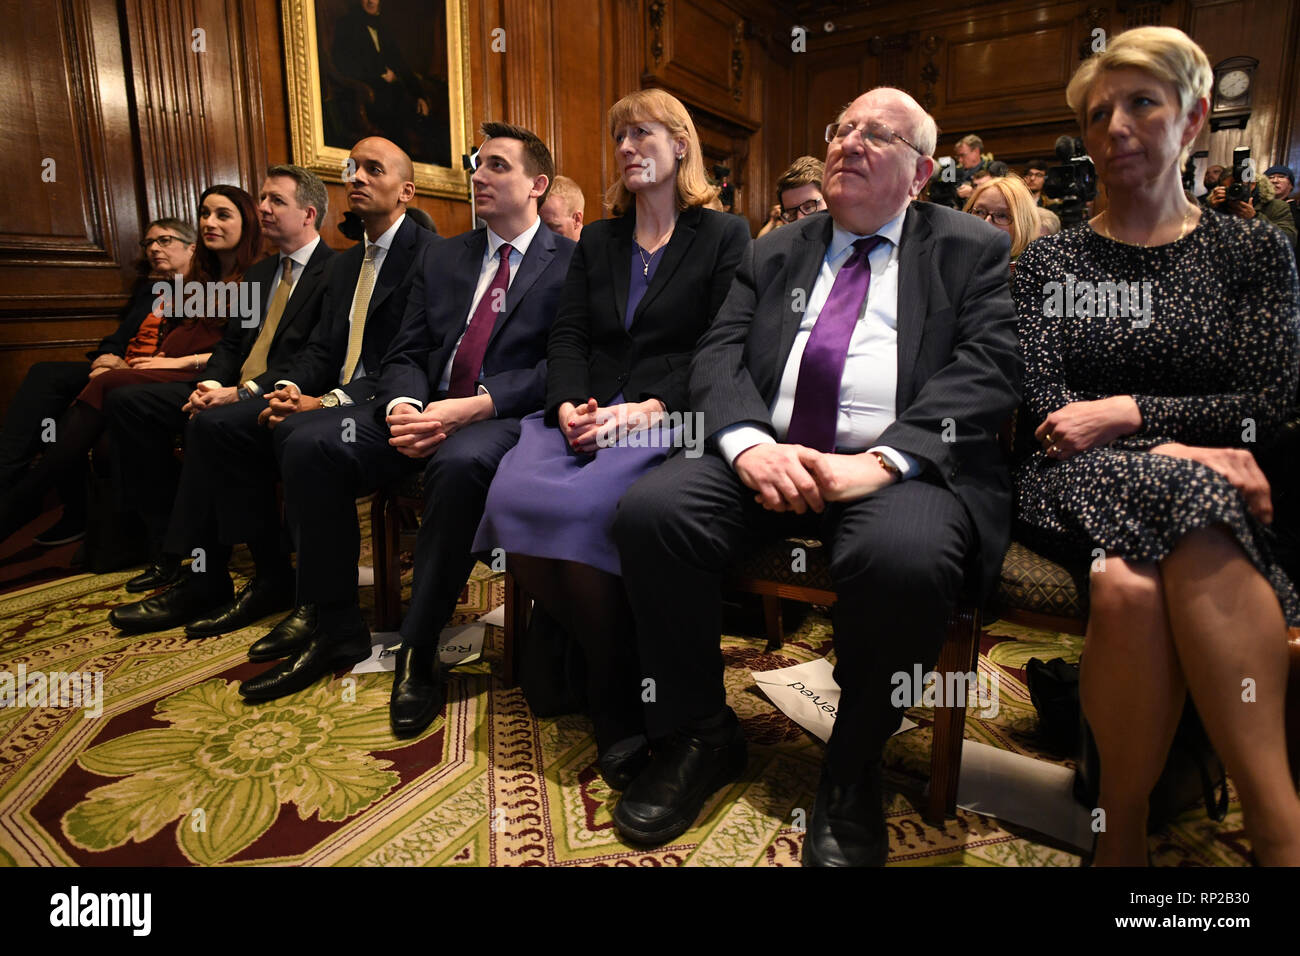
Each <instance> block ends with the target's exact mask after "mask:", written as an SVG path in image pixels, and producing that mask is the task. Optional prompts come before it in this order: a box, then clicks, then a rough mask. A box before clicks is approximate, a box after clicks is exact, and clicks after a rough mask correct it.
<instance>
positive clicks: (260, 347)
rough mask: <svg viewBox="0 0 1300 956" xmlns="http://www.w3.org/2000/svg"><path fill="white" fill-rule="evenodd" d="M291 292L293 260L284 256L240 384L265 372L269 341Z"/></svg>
mask: <svg viewBox="0 0 1300 956" xmlns="http://www.w3.org/2000/svg"><path fill="white" fill-rule="evenodd" d="M292 291H293V260H292V259H290V258H289V257H288V256H285V257H284V269H283V270H282V271H281V273H280V282H279V283H278V284H277V285H276V287H275V295H273V296H272V297H271V308H270V309H268V310H267V312H266V321H265V322H263V323H262V331H260V332H258V333H257V339H256V340H255V341H254V342H253V348H252V350H251V351H250V352H249V353H248V358H246V359H244V365H243V367H242V368H240V370H239V380H240V381H241V382H247V381H248V380H249V379H250V378H257V376H259V375H261V374H262V373H263V372H265V371H266V357H267V356H268V355H269V354H270V353H271V340H272V339H273V338H275V330H276V329H278V328H279V327H280V317H281V316H282V315H284V308H285V306H287V305H288V304H289V293H290V292H292Z"/></svg>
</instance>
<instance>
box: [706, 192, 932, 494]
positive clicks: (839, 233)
mask: <svg viewBox="0 0 1300 956" xmlns="http://www.w3.org/2000/svg"><path fill="white" fill-rule="evenodd" d="M906 215H907V212H906V210H904V211H903V212H902V213H900V214H899V215H898V216H896V217H895V218H893V219H891V220H889V222H887V223H885V224H884V225H883V226H881V228H880V230H879V231H878V232H877V233H876V235H879V236H883V237H885V238H886V239H888V240H889V242H887V243H881V244H880V245H878V246H876V248H875V249H873V250H872V251H871V253H870V254H869V255H868V257H867V262H868V264H869V265H870V267H871V285H870V287H869V288H868V290H867V298H866V301H864V302H863V303H862V310H861V312H860V313H859V314H858V320H857V324H856V325H855V326H854V328H853V335H852V337H851V338H850V340H849V350H848V353H847V355H846V357H845V360H844V374H843V376H842V377H841V379H840V406H839V415H838V418H837V420H836V423H835V447H836V449H844V450H847V451H861V450H863V449H865V450H867V451H878V452H880V453H882V454H883V455H885V456H886V457H887V458H889V460H890V461H891V462H893V463H894V465H895V466H897V468H898V470H899V471H900V472H901V476H902V477H903V478H911V477H914V476H915V475H917V474H919V473H920V471H921V467H920V464H919V463H918V462H917V461H916V460H915V459H914V458H912V456H911V455H908V454H905V453H904V452H900V451H898V450H896V449H894V448H889V447H887V446H883V445H880V446H873V443H874V442H875V441H876V440H877V439H878V438H879V437H880V435H881V434H882V433H883V432H884V431H885V429H886V428H888V427H889V426H890V425H891V424H893V422H894V419H895V418H896V415H895V411H896V409H895V405H894V399H895V394H896V391H897V387H898V266H899V255H898V252H899V248H898V247H899V240H900V239H901V238H902V235H903V219H904V217H905V216H906ZM862 238H864V237H863V236H859V235H855V234H854V233H851V232H848V231H847V230H845V229H842V228H840V226H838V225H835V226H834V227H833V229H832V232H831V241H830V244H829V245H828V246H827V248H826V257H825V258H824V259H823V260H822V265H821V270H820V271H819V272H818V273H817V279H816V281H815V282H814V283H813V287H812V292H811V294H810V295H809V296H808V302H807V308H806V309H805V311H804V314H803V319H802V320H801V321H800V323H799V331H798V332H797V333H796V334H795V338H794V344H793V345H792V346H791V348H790V355H789V357H788V358H787V359H786V363H785V371H784V372H783V373H782V375H781V385H780V387H779V388H778V389H777V393H776V398H775V400H774V401H773V402H772V406H771V408H770V409H769V411H770V412H771V417H772V429H773V431H775V432H776V438H773V437H772V435H771V433H769V432H768V431H767V429H765V428H762V427H760V426H758V425H754V424H750V423H749V422H738V423H736V424H735V425H732V426H730V427H728V428H724V429H722V431H720V432H718V434H717V442H718V450H719V451H720V452H721V453H722V456H723V457H724V458H725V459H726V460H727V464H729V465H732V466H733V467H734V465H735V461H736V457H737V456H738V455H740V453H741V452H743V451H745V450H746V449H748V448H752V447H753V446H754V445H758V444H775V443H776V442H777V441H785V436H786V433H787V432H788V431H789V428H790V418H791V416H792V415H793V413H794V398H795V391H796V388H797V386H798V383H799V364H800V362H801V361H802V359H803V350H804V348H805V347H806V346H807V345H808V337H809V336H810V335H811V334H812V330H813V326H814V325H816V324H817V317H818V316H819V315H821V311H822V309H823V308H824V307H825V305H826V300H827V299H828V298H829V297H830V294H831V288H832V287H833V286H834V285H835V277H836V276H837V275H838V274H839V271H840V268H841V267H842V266H843V265H844V263H845V262H847V261H848V259H849V256H850V255H851V254H852V251H853V243H854V242H855V241H857V240H858V239H862Z"/></svg>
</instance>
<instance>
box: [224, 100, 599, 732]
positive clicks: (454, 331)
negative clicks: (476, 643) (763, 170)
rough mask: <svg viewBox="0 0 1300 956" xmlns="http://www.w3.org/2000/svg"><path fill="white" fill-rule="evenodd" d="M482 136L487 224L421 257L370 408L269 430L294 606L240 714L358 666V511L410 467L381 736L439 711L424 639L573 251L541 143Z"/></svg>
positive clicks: (458, 564) (523, 133)
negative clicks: (406, 565) (553, 206)
mask: <svg viewBox="0 0 1300 956" xmlns="http://www.w3.org/2000/svg"><path fill="white" fill-rule="evenodd" d="M482 131H483V134H484V135H485V136H486V137H487V139H486V140H485V142H484V143H483V145H482V146H481V147H480V148H479V153H478V166H477V169H476V170H475V172H474V189H475V196H474V202H475V212H476V213H477V214H478V215H479V216H480V217H481V218H482V219H483V220H484V221H485V222H486V223H487V225H486V227H485V228H482V229H476V230H474V231H472V232H468V233H464V234H463V235H460V236H456V237H454V238H452V239H448V240H447V241H445V242H441V243H438V244H437V245H435V246H433V247H431V248H430V249H429V250H428V251H427V252H426V253H425V256H424V262H423V264H422V266H421V269H420V272H419V275H418V276H417V277H416V280H415V286H414V288H413V290H412V292H411V297H410V301H409V304H408V306H407V311H406V317H405V319H404V320H403V323H402V329H401V331H400V332H399V333H398V337H397V340H396V341H395V342H394V343H393V346H392V349H391V351H390V353H389V356H388V358H387V359H386V361H385V362H384V367H383V370H382V372H381V373H380V382H379V387H378V390H377V393H376V396H375V398H374V399H372V400H371V401H370V402H366V403H362V404H360V405H358V406H356V407H355V408H348V409H335V410H333V411H326V412H322V413H321V414H320V415H313V416H310V417H302V418H301V419H299V418H292V419H289V420H288V421H286V422H285V423H284V424H283V425H281V426H280V427H279V428H277V429H276V435H275V440H276V448H277V454H278V456H279V460H280V470H281V474H283V476H284V499H285V510H286V513H287V515H288V520H289V526H290V528H291V529H293V532H294V534H295V535H296V536H297V540H296V544H297V551H298V602H299V605H300V606H299V607H298V608H296V609H295V611H294V613H293V614H291V615H290V616H289V618H286V619H285V621H283V622H281V624H280V625H279V626H277V627H276V629H275V630H274V631H272V632H271V633H270V634H268V635H267V636H266V638H265V639H263V640H262V641H259V642H258V643H257V644H256V645H254V651H253V653H254V656H256V657H258V658H259V659H269V658H271V657H276V656H280V657H285V656H287V658H288V659H287V660H285V661H282V662H281V663H279V664H277V665H276V666H275V667H272V668H271V669H270V670H268V671H267V672H265V673H264V674H261V675H259V676H258V677H255V678H253V679H252V680H248V681H245V682H244V683H243V685H242V686H241V688H240V693H241V694H242V695H243V696H244V698H245V700H248V701H250V702H254V701H262V700H271V699H273V698H277V697H282V696H284V695H286V694H291V693H294V692H296V691H299V690H302V689H303V688H305V687H307V686H309V685H311V684H312V683H314V682H315V681H316V680H317V679H319V678H320V677H323V676H325V675H326V674H329V673H331V672H332V671H334V670H335V669H337V668H340V667H344V666H348V665H350V664H352V663H355V662H356V661H359V660H362V659H364V658H365V657H366V656H368V655H369V653H370V634H369V631H368V630H367V628H366V625H365V622H364V621H363V620H362V618H361V610H360V607H359V605H358V602H357V596H356V594H357V558H358V556H359V554H360V548H361V542H360V533H359V530H358V527H357V514H356V498H357V497H358V496H359V495H362V494H365V493H366V492H368V491H371V490H373V489H374V488H376V487H378V486H379V485H382V484H385V483H387V482H390V481H392V480H393V479H395V478H397V477H399V476H401V475H402V474H405V473H407V472H409V471H412V470H415V469H417V468H423V471H424V499H425V511H424V517H423V520H422V522H421V524H420V534H419V539H418V542H417V544H416V552H415V582H414V589H413V595H412V600H411V610H410V612H409V613H408V615H407V617H406V620H405V621H403V623H402V640H403V644H402V650H401V651H400V652H399V654H398V657H397V670H396V673H395V675H394V683H393V693H392V704H391V716H392V721H393V729H394V731H395V732H396V733H398V734H399V735H402V736H413V735H415V734H418V733H420V732H421V731H423V730H424V729H425V728H426V727H428V726H429V724H430V723H431V722H432V721H433V719H434V718H435V717H436V716H437V715H438V713H439V712H440V711H441V710H442V705H443V700H444V697H445V692H444V689H443V682H442V676H441V673H440V670H439V667H438V632H439V631H440V630H441V628H442V626H443V625H444V624H445V623H446V621H447V619H448V618H449V617H450V616H451V613H452V611H453V610H454V609H455V606H456V598H457V596H458V595H459V593H460V590H461V588H462V587H463V586H464V583H465V579H466V578H467V577H468V575H469V572H470V570H471V568H472V567H473V564H474V559H473V558H472V557H471V556H470V553H469V550H470V547H471V545H472V543H473V539H474V532H475V530H476V529H477V527H478V522H479V518H480V516H481V515H482V512H483V502H484V499H485V498H486V496H487V489H488V485H489V484H490V483H491V480H492V475H493V474H494V473H495V471H496V466H497V463H498V462H499V461H500V460H501V458H502V456H503V455H505V453H506V452H507V451H508V450H509V449H510V448H511V446H513V445H514V443H515V442H516V441H517V440H518V437H519V419H520V418H521V417H522V416H524V415H527V414H529V413H531V412H534V411H538V410H540V409H541V407H542V404H543V401H544V398H545V391H546V340H547V335H548V333H549V331H550V327H551V323H552V321H553V320H554V318H555V313H556V310H557V309H558V307H559V300H560V292H561V290H562V288H563V285H564V278H565V273H566V272H567V270H568V266H569V259H570V257H571V256H572V254H573V249H574V246H575V244H574V243H573V242H572V241H570V240H568V239H565V238H564V237H562V236H557V235H556V234H555V233H553V232H551V231H550V230H549V229H546V228H544V227H543V226H542V222H541V219H540V218H539V216H538V209H539V208H540V206H541V204H542V201H543V200H544V199H545V196H546V192H547V190H548V188H549V187H550V182H551V178H552V177H553V176H554V173H555V165H554V162H553V161H552V159H551V154H550V151H549V150H548V149H547V148H546V145H545V144H544V143H542V142H541V140H539V139H538V138H537V137H536V136H535V135H534V134H533V133H531V132H529V131H528V130H526V129H522V128H520V127H517V126H510V125H507V124H505V123H485V124H484V125H483V127H482Z"/></svg>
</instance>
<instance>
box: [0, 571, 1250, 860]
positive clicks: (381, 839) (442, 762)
mask: <svg viewBox="0 0 1300 956" xmlns="http://www.w3.org/2000/svg"><path fill="white" fill-rule="evenodd" d="M363 560H368V559H367V558H365V557H363ZM248 570H249V569H248V567H247V566H246V565H240V564H238V563H237V564H236V572H237V573H238V574H247V572H248ZM130 576H131V573H121V574H114V575H103V576H99V577H94V576H90V575H83V576H79V577H70V578H65V579H63V580H60V581H57V582H54V583H50V584H45V585H41V586H38V587H34V588H30V589H28V590H26V591H22V592H19V593H16V594H12V595H7V596H5V597H3V598H0V673H4V672H7V673H9V674H16V673H17V672H18V668H19V667H20V666H21V667H23V668H24V669H25V670H26V672H27V673H28V674H29V675H32V674H35V673H37V672H41V673H45V674H48V673H50V672H55V671H59V672H72V671H78V672H91V673H94V672H100V673H102V674H103V713H102V715H100V716H98V717H96V718H86V717H85V716H84V715H83V712H82V711H81V710H73V709H67V708H64V709H60V708H51V707H25V708H21V707H9V708H0V864H8V865H38V866H46V865H55V866H62V865H86V866H96V865H99V866H104V865H108V866H124V865H130V866H135V865H190V864H204V865H250V864H255V865H267V864H270V865H293V864H300V865H301V864H309V865H327V864H343V865H357V864H360V865H452V866H485V865H490V866H517V865H531V866H538V865H548V866H556V865H559V866H589V865H597V866H663V865H691V866H790V865H797V864H798V860H799V853H800V847H801V841H802V834H801V833H800V832H799V831H798V830H797V829H796V827H795V826H794V820H795V818H796V817H795V814H794V811H795V810H796V808H807V807H811V805H812V797H813V793H814V791H815V788H816V782H817V774H818V767H819V762H820V759H821V753H822V745H821V744H820V742H818V741H816V740H814V739H813V738H812V737H810V736H809V735H808V734H806V733H804V732H803V731H802V730H800V729H799V728H798V727H797V726H796V725H795V724H793V723H792V722H790V721H789V720H788V719H786V718H785V717H784V715H782V714H781V713H780V712H779V711H777V710H776V709H775V708H774V707H773V706H772V705H771V704H770V703H769V702H768V700H767V699H766V698H765V697H764V696H762V695H761V694H760V693H759V692H758V691H757V689H756V688H755V686H754V684H753V681H752V679H751V678H750V676H749V672H750V671H751V670H754V669H762V670H767V669H771V668H775V667H781V666H789V665H792V664H795V663H798V662H802V661H808V660H812V659H814V658H815V657H818V656H824V655H826V654H828V653H829V651H830V647H831V644H830V628H829V624H828V621H827V619H826V618H825V617H824V616H822V615H820V614H817V613H812V614H810V615H809V616H808V618H807V619H806V620H805V622H804V623H803V625H802V626H801V627H799V629H798V630H797V631H796V632H794V633H793V634H792V635H791V637H790V639H789V641H788V642H787V644H786V646H785V647H784V648H783V649H782V650H781V651H779V652H778V653H775V654H767V653H764V652H763V651H762V647H763V644H762V642H761V641H757V640H749V639H745V638H741V637H728V638H726V640H725V643H724V649H725V657H726V662H727V682H728V688H727V691H728V698H729V700H730V702H731V704H732V706H733V707H734V708H735V709H736V711H737V713H738V714H739V716H740V718H741V720H742V722H743V724H744V728H745V733H746V735H747V737H748V739H749V742H750V762H749V768H748V771H747V773H746V775H745V777H744V778H743V779H742V780H741V781H739V782H738V783H736V784H735V785H734V786H732V787H730V788H727V789H726V790H724V791H722V792H720V793H719V794H717V795H716V796H715V797H714V798H713V799H712V800H711V801H710V803H709V805H708V807H707V808H706V813H705V815H704V818H703V821H702V823H701V825H700V826H698V827H697V828H695V829H693V830H691V831H689V832H688V833H687V834H686V835H685V836H684V837H683V838H682V839H681V840H680V841H679V842H678V843H676V844H674V845H672V846H668V847H664V848H661V849H658V850H654V851H642V850H637V849H632V848H630V847H627V846H625V845H623V844H622V843H620V842H619V840H618V837H617V835H616V834H615V832H614V829H613V826H612V824H611V821H610V810H611V808H612V806H613V801H614V797H615V795H614V794H613V793H612V792H610V791H609V790H608V788H606V787H605V785H604V784H603V782H602V781H601V779H600V777H599V775H598V774H597V772H596V769H595V766H594V761H595V758H596V752H595V745H594V743H593V741H592V739H591V737H590V734H589V725H588V723H587V722H586V720H585V719H584V718H581V717H577V716H573V717H564V718H559V719H554V720H536V719H534V718H533V717H532V716H531V714H530V713H529V711H528V708H527V705H526V704H525V703H524V700H523V696H522V694H521V693H520V692H519V691H518V690H517V689H514V690H507V689H505V688H503V687H502V686H501V683H500V682H499V681H498V680H497V679H496V678H494V677H492V676H491V666H492V664H493V663H494V661H495V660H496V659H497V658H498V657H499V652H500V648H499V641H500V632H499V631H497V629H495V628H489V639H488V646H487V647H486V648H485V660H484V661H483V662H480V663H476V664H472V665H469V666H467V667H462V668H458V669H457V670H456V672H455V674H456V676H455V677H454V679H453V680H452V682H451V686H450V691H449V699H448V706H447V708H446V711H445V714H444V717H443V718H439V719H438V720H437V721H436V722H435V723H434V724H433V726H432V727H430V729H429V730H428V731H427V732H426V733H425V734H424V735H422V736H421V737H419V738H418V739H415V740H411V741H398V740H396V739H395V738H394V737H393V736H392V734H391V732H390V730H389V728H388V720H387V700H388V690H389V687H390V685H391V678H389V677H388V676H387V675H375V674H368V675H360V676H358V677H355V678H348V677H343V678H339V677H336V678H334V679H333V680H331V681H330V682H328V683H320V684H318V685H317V686H315V687H313V688H311V689H310V690H308V691H304V692H302V693H300V694H297V695H295V696H293V697H289V698H286V699H284V700H281V701H275V702H272V703H269V704H265V705H262V706H257V707H251V706H245V705H244V704H243V703H242V702H241V701H240V698H239V696H238V694H237V692H236V691H237V686H238V682H239V681H240V680H243V679H245V678H247V677H249V676H251V675H253V674H255V673H258V672H259V671H261V670H262V669H263V668H264V667H265V666H266V665H260V664H250V663H249V662H248V661H247V659H246V657H245V653H246V651H247V648H248V645H249V644H250V643H251V641H252V640H254V639H255V638H256V637H257V636H259V635H260V634H261V633H263V632H264V631H265V629H266V627H267V626H269V625H266V624H264V625H260V626H258V627H255V628H249V629H247V630H245V631H241V632H238V633H235V634H230V635H225V636H223V637H219V638H213V639H209V640H204V641H187V640H185V639H184V637H183V636H182V635H181V632H180V631H179V630H175V631H167V632H163V633H159V634H152V635H144V636H138V637H124V636H121V635H120V634H119V633H118V632H117V631H116V630H114V629H113V628H112V627H110V626H109V625H108V624H107V621H106V617H107V612H108V610H109V608H111V607H113V606H114V605H116V604H118V603H121V602H124V601H126V600H128V597H129V596H128V595H127V594H126V593H125V592H124V591H123V590H122V587H121V585H122V584H123V582H125V581H126V580H127V579H128V578H129V577H130ZM406 579H407V586H408V587H409V568H408V569H407V575H406ZM502 594H503V585H502V582H501V580H500V576H499V575H494V574H492V573H491V572H490V571H489V570H488V569H487V568H485V567H483V566H481V565H480V566H479V567H478V568H476V570H475V573H474V575H473V578H472V579H471V581H470V583H469V586H468V587H467V589H466V592H465V594H464V595H463V596H462V604H461V606H460V608H459V611H458V615H457V619H456V620H455V621H453V623H463V622H467V621H469V620H473V619H474V618H475V617H477V616H478V615H479V614H481V613H483V612H484V611H487V610H489V609H491V608H492V607H494V606H495V605H497V604H499V603H500V602H501V600H502ZM362 595H363V600H364V601H367V602H368V601H369V600H370V589H368V588H363V589H362ZM367 613H368V609H367ZM1079 642H1080V639H1079V638H1073V637H1070V636H1068V635H1058V634H1051V633H1047V632H1043V631H1033V630H1030V629H1027V628H1021V627H1015V626H1007V625H1003V624H1000V623H995V624H994V625H993V626H992V627H990V628H989V629H988V631H987V632H986V634H985V638H984V641H983V646H982V648H981V657H980V668H981V670H988V669H996V670H997V672H998V675H999V680H1000V691H1001V709H1000V712H999V714H998V716H997V718H996V719H994V720H991V721H985V720H981V719H979V718H978V717H976V716H974V715H972V716H970V717H969V718H968V721H967V724H966V735H967V738H968V739H971V740H979V741H982V742H984V743H988V744H991V745H993V746H996V747H1000V748H1003V749H1006V750H1011V751H1014V752H1016V753H1021V754H1027V755H1030V756H1036V757H1042V758H1044V759H1050V758H1047V757H1046V755H1044V754H1043V753H1041V752H1040V748H1039V747H1038V746H1037V744H1036V741H1035V724H1036V719H1035V716H1034V711H1033V707H1032V705H1031V704H1030V702H1029V695H1028V692H1027V690H1026V688H1025V686H1024V672H1023V670H1022V668H1023V666H1024V663H1025V661H1027V660H1028V659H1029V658H1030V657H1032V656H1037V657H1040V658H1044V659H1047V658H1050V657H1056V656H1070V657H1072V656H1076V655H1077V653H1078V649H1079ZM909 714H910V715H911V716H912V717H914V718H915V719H916V720H918V721H919V722H921V724H922V726H920V727H918V728H916V729H915V730H912V731H909V732H907V733H904V734H901V735H899V736H897V737H895V738H894V740H893V741H892V742H891V744H890V747H889V749H888V751H887V780H886V783H887V788H888V791H889V798H890V800H891V805H890V808H889V811H888V823H889V832H890V864H891V865H897V864H904V865H917V866H953V865H975V866H1075V865H1077V863H1078V857H1077V856H1076V855H1075V854H1074V853H1073V852H1072V851H1068V850H1065V849H1062V848H1060V847H1056V846H1052V845H1050V841H1048V840H1047V839H1046V838H1044V837H1042V836H1041V835H1038V834H1035V833H1033V832H1029V831H1026V830H1023V829H1021V828H1017V827H1014V826H1012V825H1006V824H1002V823H1000V822H999V821H998V820H995V819H993V818H991V817H987V816H983V815H980V814H977V813H971V812H967V811H959V814H958V816H957V818H956V819H952V820H949V821H948V823H947V825H946V826H945V827H944V828H943V829H938V828H935V827H932V826H929V825H928V824H926V823H925V822H924V821H923V820H922V819H921V816H920V813H919V812H918V810H917V809H916V808H917V807H918V806H919V805H920V802H921V792H922V788H923V787H924V785H925V781H926V779H927V776H928V768H929V747H930V731H929V727H928V725H927V720H928V715H927V712H926V711H925V710H923V709H917V710H914V711H910V712H909ZM1151 851H1152V855H1153V859H1154V861H1155V862H1156V864H1157V865H1166V866H1170V865H1243V864H1244V862H1245V852H1246V846H1245V844H1244V837H1243V833H1242V829H1241V813H1240V806H1239V804H1238V803H1237V802H1236V800H1235V794H1234V800H1233V803H1232V807H1231V810H1230V812H1229V815H1228V819H1227V820H1226V821H1225V822H1224V823H1223V824H1214V823H1212V822H1210V821H1208V820H1207V819H1206V817H1205V814H1204V812H1203V811H1202V810H1199V809H1196V808H1193V809H1190V810H1189V811H1188V812H1187V813H1185V814H1184V815H1183V816H1182V817H1181V818H1180V819H1179V820H1178V821H1176V822H1175V823H1174V824H1173V825H1171V826H1170V827H1168V828H1167V829H1166V830H1164V831H1163V832H1161V833H1160V834H1157V835H1156V836H1153V837H1152V840H1151Z"/></svg>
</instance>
